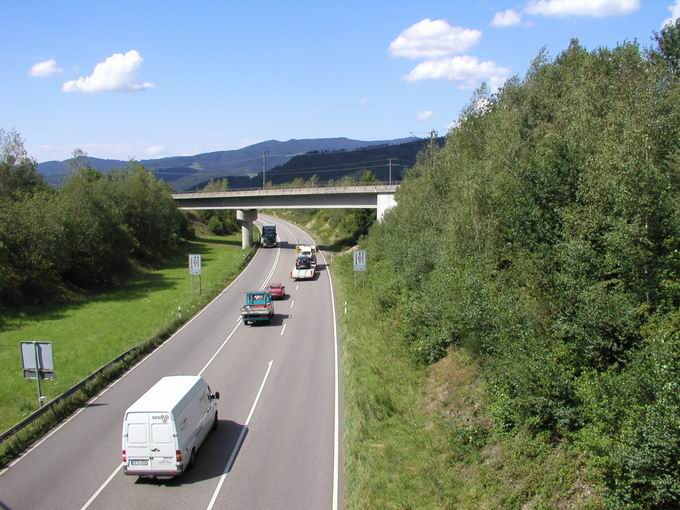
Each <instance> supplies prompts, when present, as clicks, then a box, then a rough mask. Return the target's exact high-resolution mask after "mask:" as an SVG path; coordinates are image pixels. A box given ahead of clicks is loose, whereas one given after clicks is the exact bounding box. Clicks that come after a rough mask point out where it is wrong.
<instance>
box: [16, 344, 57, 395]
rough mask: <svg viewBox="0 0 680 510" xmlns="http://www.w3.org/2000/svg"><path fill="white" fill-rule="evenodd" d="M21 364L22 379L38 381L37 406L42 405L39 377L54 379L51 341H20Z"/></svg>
mask: <svg viewBox="0 0 680 510" xmlns="http://www.w3.org/2000/svg"><path fill="white" fill-rule="evenodd" d="M21 364H22V366H23V369H24V379H35V380H36V382H37V383H38V407H42V406H43V402H44V400H45V397H43V394H42V388H41V386H40V381H41V379H54V360H53V359H52V342H36V341H33V342H21Z"/></svg>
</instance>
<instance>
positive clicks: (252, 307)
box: [241, 290, 274, 325]
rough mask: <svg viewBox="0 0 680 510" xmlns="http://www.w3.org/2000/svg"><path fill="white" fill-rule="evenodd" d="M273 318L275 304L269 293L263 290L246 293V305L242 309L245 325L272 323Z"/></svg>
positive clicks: (242, 318)
mask: <svg viewBox="0 0 680 510" xmlns="http://www.w3.org/2000/svg"><path fill="white" fill-rule="evenodd" d="M273 317H274V302H273V301H272V295H271V294H270V293H269V292H263V291H261V290H258V291H255V290H253V291H250V292H246V304H245V305H243V306H242V307H241V320H243V324H246V325H247V324H255V323H256V322H271V320H272V318H273Z"/></svg>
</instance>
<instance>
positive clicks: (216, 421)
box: [210, 411, 219, 430]
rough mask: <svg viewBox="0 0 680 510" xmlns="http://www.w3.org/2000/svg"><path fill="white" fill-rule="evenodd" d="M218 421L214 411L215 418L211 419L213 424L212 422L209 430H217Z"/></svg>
mask: <svg viewBox="0 0 680 510" xmlns="http://www.w3.org/2000/svg"><path fill="white" fill-rule="evenodd" d="M218 423H219V422H218V420H217V411H215V419H214V420H213V424H212V427H211V428H210V430H217V424H218Z"/></svg>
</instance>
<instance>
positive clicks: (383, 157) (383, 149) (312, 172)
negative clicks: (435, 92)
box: [191, 138, 444, 190]
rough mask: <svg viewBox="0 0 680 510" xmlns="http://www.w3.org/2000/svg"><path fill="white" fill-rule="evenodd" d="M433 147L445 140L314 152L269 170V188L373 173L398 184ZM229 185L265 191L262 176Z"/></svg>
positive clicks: (231, 181) (242, 178)
mask: <svg viewBox="0 0 680 510" xmlns="http://www.w3.org/2000/svg"><path fill="white" fill-rule="evenodd" d="M429 143H435V144H436V145H442V144H443V143H444V139H443V138H438V139H435V140H434V142H431V141H430V140H429V139H428V140H415V141H411V142H405V143H399V144H385V143H383V144H376V145H372V146H369V147H364V148H360V149H354V150H345V149H339V150H332V151H331V150H324V151H310V152H307V153H305V154H300V155H299V156H294V157H293V158H291V159H290V160H289V161H288V162H287V163H284V164H283V165H279V166H276V167H274V168H272V169H271V170H268V171H267V174H266V179H267V185H274V186H278V185H281V184H285V183H290V182H293V181H300V180H301V179H302V180H305V181H307V180H309V179H310V178H312V177H314V180H315V181H316V182H321V183H326V182H328V181H339V180H341V179H343V178H345V177H348V178H352V179H359V178H360V177H361V175H362V174H363V172H364V171H365V170H370V171H371V172H372V173H373V175H374V176H375V178H376V179H377V180H378V181H383V182H388V181H389V180H390V175H391V180H392V181H393V182H398V181H400V180H401V179H402V176H403V174H404V172H405V171H406V170H408V169H409V168H411V167H412V166H413V165H415V163H416V158H417V155H418V153H419V152H420V151H421V150H422V149H423V148H424V147H426V146H427V145H428V144H429ZM390 160H391V163H390ZM390 167H391V171H390ZM228 181H229V188H231V189H240V188H257V187H261V186H262V172H261V171H260V172H258V173H257V174H256V175H253V176H229V177H228ZM205 184H206V181H204V182H200V183H198V184H197V185H195V186H193V187H192V188H191V189H192V190H198V189H201V188H203V187H204V186H205Z"/></svg>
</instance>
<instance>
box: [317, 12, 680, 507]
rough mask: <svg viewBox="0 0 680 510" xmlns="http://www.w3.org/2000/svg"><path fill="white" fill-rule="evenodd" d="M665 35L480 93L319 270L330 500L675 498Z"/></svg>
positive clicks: (678, 390)
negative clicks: (359, 252) (359, 259)
mask: <svg viewBox="0 0 680 510" xmlns="http://www.w3.org/2000/svg"><path fill="white" fill-rule="evenodd" d="M679 34H680V24H678V23H677V22H676V25H675V26H672V27H667V28H665V29H664V30H663V31H662V32H661V33H660V34H655V39H656V42H657V46H656V48H654V49H648V50H646V49H642V48H640V47H639V45H638V44H636V43H625V44H621V45H619V46H617V47H616V48H613V49H607V48H599V49H597V50H593V51H588V50H586V49H584V48H583V47H581V46H580V45H579V43H578V42H576V41H573V42H572V43H571V45H570V46H569V48H568V49H566V50H565V51H563V52H562V53H561V54H560V55H558V56H557V57H556V58H552V59H551V58H549V57H548V56H547V55H545V54H544V53H541V54H539V56H538V57H537V58H536V59H535V61H534V62H533V63H532V65H531V67H530V69H529V71H528V73H527V75H526V76H525V77H523V78H515V79H513V80H510V81H509V82H508V83H506V85H505V86H504V87H503V88H502V89H501V90H500V91H499V92H498V93H495V94H489V93H488V92H487V91H486V90H485V89H484V88H482V89H480V90H478V91H477V92H476V94H475V96H474V97H473V100H472V101H471V103H470V105H469V107H468V108H467V109H466V110H465V111H464V112H463V113H462V115H461V118H460V119H459V123H458V125H457V126H456V128H454V129H452V130H451V132H450V133H449V135H448V137H447V141H446V144H445V146H444V147H442V148H441V149H439V148H435V149H434V150H428V151H425V152H424V153H423V154H421V155H420V157H419V162H418V164H417V165H416V166H415V167H414V168H413V169H412V171H411V172H410V173H409V174H407V176H406V179H405V181H404V182H403V184H402V186H401V188H400V189H399V191H398V193H397V202H398V204H399V206H398V207H397V208H396V209H394V210H392V211H390V212H389V213H388V214H387V216H386V218H385V221H384V223H382V224H380V225H377V224H375V225H373V226H372V227H371V228H370V231H369V234H368V235H367V236H365V237H364V238H362V239H360V241H359V244H360V245H361V247H362V248H364V249H366V250H367V251H368V260H369V271H368V274H367V278H366V280H365V282H364V286H363V287H362V286H359V287H358V288H355V287H354V280H353V276H352V274H351V267H350V265H351V259H350V257H349V255H347V256H344V257H339V258H337V257H336V264H335V274H336V275H337V276H338V292H339V300H338V301H339V303H340V306H341V307H342V305H343V304H344V301H347V303H348V312H347V316H344V315H342V316H341V324H342V326H341V327H342V329H343V347H342V351H343V373H344V379H343V380H344V398H345V427H346V430H345V443H344V448H345V480H346V484H345V497H346V502H347V506H348V508H371V507H376V508H383V507H384V508H617V509H618V508H630V509H662V508H675V507H677V506H678V505H680V463H679V459H680V311H679V308H678V305H679V304H680V285H679V284H678V282H680V256H679V255H678V254H679V253H680V207H679V204H680V81H679V78H680V76H679V75H678V69H680V45H678V41H680V36H679ZM323 214H326V213H323ZM342 214H343V215H346V214H348V213H342ZM318 218H319V217H317V219H316V223H317V226H318V225H320V224H321V221H320V220H319V219H318ZM307 224H308V225H313V224H314V222H313V221H308V222H307ZM343 236H344V234H343ZM357 237H359V236H357ZM359 281H360V282H361V279H359Z"/></svg>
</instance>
